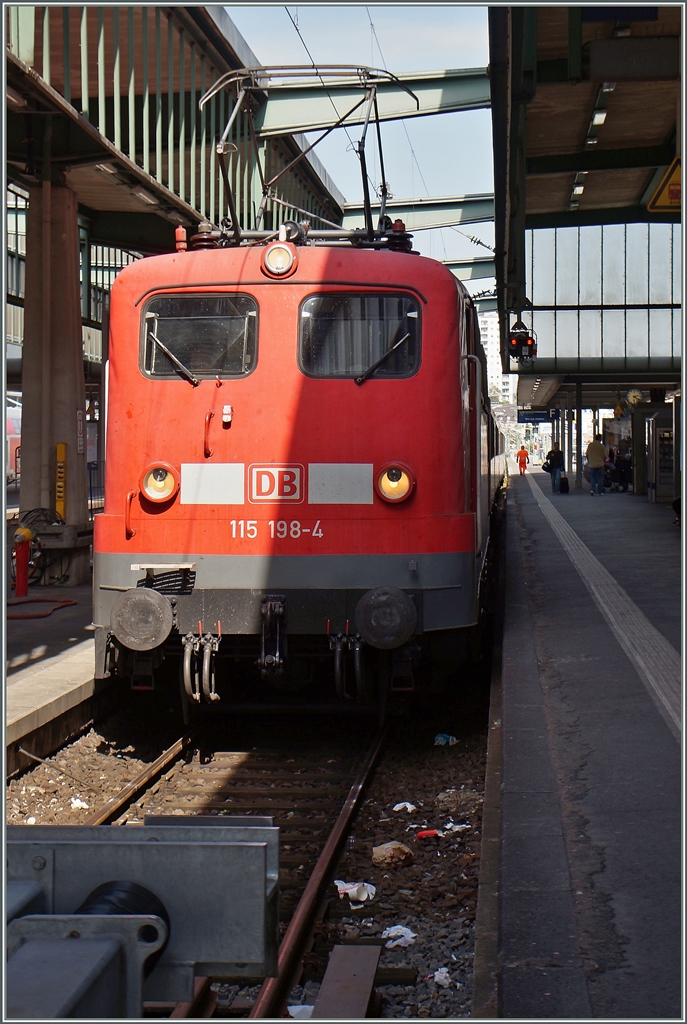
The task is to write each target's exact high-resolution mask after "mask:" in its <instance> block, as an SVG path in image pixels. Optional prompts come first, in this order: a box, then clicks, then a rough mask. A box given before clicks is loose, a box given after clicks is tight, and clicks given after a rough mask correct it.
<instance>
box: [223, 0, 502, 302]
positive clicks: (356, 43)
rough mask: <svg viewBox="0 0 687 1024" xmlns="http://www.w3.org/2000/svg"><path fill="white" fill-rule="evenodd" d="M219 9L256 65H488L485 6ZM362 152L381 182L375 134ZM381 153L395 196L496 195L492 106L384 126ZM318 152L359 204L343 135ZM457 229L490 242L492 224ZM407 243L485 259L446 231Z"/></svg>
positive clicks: (476, 285) (484, 284)
mask: <svg viewBox="0 0 687 1024" xmlns="http://www.w3.org/2000/svg"><path fill="white" fill-rule="evenodd" d="M225 10H226V11H227V13H228V15H229V17H230V18H231V19H232V21H233V22H234V24H235V25H236V27H237V28H238V30H239V32H240V33H241V35H242V36H243V38H244V39H245V40H246V42H247V43H248V45H249V46H250V48H251V50H252V51H253V53H254V54H255V56H256V57H257V58H258V60H259V61H260V63H261V64H309V63H310V58H309V56H308V52H307V51H309V53H310V54H311V55H312V58H313V60H314V61H315V62H316V63H317V62H320V63H336V64H362V65H367V66H371V67H376V68H385V69H386V70H388V71H390V72H392V73H394V74H401V73H404V72H415V71H440V70H444V69H450V68H485V67H486V66H487V64H488V62H489V45H488V33H487V8H486V7H477V6H469V5H466V4H462V5H443V6H434V5H415V4H409V5H403V4H387V5H375V4H370V5H367V6H365V5H362V4H346V5H344V4H327V5H326V6H324V5H322V6H320V5H318V4H306V5H305V6H301V7H294V6H289V7H285V6H280V5H272V4H260V5H259V6H257V5H249V4H238V5H232V6H228V7H225ZM289 15H290V16H289ZM292 19H293V20H292ZM294 22H295V25H294ZM296 26H297V28H296ZM299 33H300V34H299ZM306 47H307V51H306ZM360 133H361V128H360V127H358V128H352V129H349V135H350V137H351V139H352V140H353V141H354V142H356V141H357V140H358V138H359V137H360ZM371 136H372V137H371ZM367 146H368V148H367V160H368V170H369V173H370V177H371V178H372V180H373V181H374V182H376V183H378V181H379V164H378V159H377V155H376V146H375V145H374V133H372V132H369V133H368V143H367ZM382 147H383V155H384V165H385V171H386V178H387V181H388V183H389V188H390V191H391V192H392V194H393V195H395V196H396V197H397V198H398V199H409V198H416V197H420V198H421V197H424V196H455V195H469V194H474V193H483V192H493V161H492V142H491V113H490V111H489V110H473V111H465V112H461V113H454V114H440V115H436V116H433V117H421V118H414V119H412V120H409V121H406V122H400V121H394V122H387V123H383V124H382ZM315 152H316V154H317V156H318V157H319V159H320V161H321V162H322V164H323V165H324V167H325V168H326V170H327V172H328V173H329V175H330V177H331V178H332V180H333V181H334V183H335V184H336V185H337V187H338V188H339V189H340V191H341V192H342V193H343V195H344V196H345V198H346V199H347V200H348V201H350V202H360V201H362V183H361V176H360V165H359V162H358V157H357V155H356V154H355V153H354V152H352V150H351V143H350V141H349V138H348V137H347V136H346V133H345V132H344V131H343V130H341V129H337V130H336V131H335V132H332V134H331V135H330V136H329V137H328V138H327V139H325V140H324V141H323V142H322V143H321V145H319V146H318V147H317V148H316V150H315ZM461 230H462V231H464V232H466V233H467V234H472V235H475V236H477V237H479V238H480V239H481V240H482V241H484V242H485V243H487V244H488V245H493V241H494V230H493V224H489V223H483V224H469V225H463V227H462V228H461ZM413 244H414V246H415V248H416V249H418V250H419V251H420V252H422V253H423V255H426V256H432V257H434V259H457V258H466V257H475V256H486V255H488V253H487V251H486V250H485V249H484V248H482V247H478V246H475V245H474V244H473V243H472V242H470V241H468V240H467V239H466V238H465V237H464V235H463V234H460V233H459V232H458V231H456V230H453V229H450V228H444V229H443V230H441V231H422V232H418V233H416V234H415V236H414V239H413ZM492 283H493V282H491V281H489V280H482V281H480V280H478V281H475V282H469V283H468V288H469V290H470V291H472V292H475V291H479V290H484V289H485V288H488V287H489V286H490V285H491V284H492Z"/></svg>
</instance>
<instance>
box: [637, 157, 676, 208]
mask: <svg viewBox="0 0 687 1024" xmlns="http://www.w3.org/2000/svg"><path fill="white" fill-rule="evenodd" d="M646 208H647V210H648V211H649V213H672V212H673V211H678V212H679V211H680V210H681V209H682V169H681V167H680V157H679V156H676V157H675V159H674V160H673V162H672V164H671V165H670V167H669V168H668V170H667V171H666V173H665V174H664V175H663V177H662V178H661V183H660V185H659V186H658V188H657V189H656V191H655V192H654V194H653V196H652V197H651V199H650V200H649V202H648V203H647V207H646Z"/></svg>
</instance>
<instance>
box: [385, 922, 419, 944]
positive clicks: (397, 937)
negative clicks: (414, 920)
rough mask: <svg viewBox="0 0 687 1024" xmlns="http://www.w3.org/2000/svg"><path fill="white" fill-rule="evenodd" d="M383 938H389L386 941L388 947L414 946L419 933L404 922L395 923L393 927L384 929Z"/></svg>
mask: <svg viewBox="0 0 687 1024" xmlns="http://www.w3.org/2000/svg"><path fill="white" fill-rule="evenodd" d="M382 938H383V939H387V940H388V941H387V942H386V943H385V946H386V948H387V949H394V948H395V947H396V946H412V944H413V943H414V942H415V939H416V938H417V935H416V933H415V932H411V930H410V928H406V926H405V925H404V924H394V925H392V926H391V928H385V929H384V931H383V932H382Z"/></svg>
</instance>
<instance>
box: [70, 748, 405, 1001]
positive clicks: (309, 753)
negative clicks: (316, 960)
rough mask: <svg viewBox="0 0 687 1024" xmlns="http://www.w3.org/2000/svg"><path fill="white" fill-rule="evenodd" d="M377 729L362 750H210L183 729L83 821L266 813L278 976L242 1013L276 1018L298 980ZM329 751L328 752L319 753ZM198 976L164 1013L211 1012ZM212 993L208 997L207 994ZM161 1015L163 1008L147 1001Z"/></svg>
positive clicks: (370, 766) (369, 766)
mask: <svg viewBox="0 0 687 1024" xmlns="http://www.w3.org/2000/svg"><path fill="white" fill-rule="evenodd" d="M384 738H385V730H381V731H380V732H379V733H378V734H377V735H376V736H375V738H374V740H373V742H372V744H371V746H370V747H369V749H368V750H367V752H366V753H365V754H364V755H363V756H362V757H361V755H360V751H354V752H352V751H350V750H345V749H344V750H340V751H339V752H338V753H336V754H334V756H332V754H333V751H332V747H331V745H330V744H327V745H326V746H324V745H320V747H319V749H318V748H317V747H316V748H310V749H306V750H301V751H294V749H293V748H288V749H287V750H283V749H279V748H278V747H270V748H267V749H251V750H243V751H222V750H212V749H211V747H212V744H211V743H210V745H208V742H209V741H208V738H206V737H204V736H203V735H202V734H201V733H199V732H198V731H189V732H187V733H185V734H184V735H183V736H182V737H180V738H179V739H178V740H177V741H176V742H175V743H173V744H172V745H171V746H170V747H169V748H168V749H167V750H165V751H164V752H163V753H162V754H161V755H160V756H159V757H158V758H157V759H156V760H155V761H154V762H153V763H151V764H150V765H148V766H147V767H146V768H145V770H144V771H143V772H141V773H140V775H138V776H137V777H136V778H135V779H133V780H132V781H131V782H129V783H127V784H126V785H125V786H124V787H122V789H121V790H120V791H119V792H118V793H116V794H115V795H114V796H112V797H111V798H110V799H109V800H108V801H107V802H106V803H105V804H103V805H102V806H101V807H100V808H99V809H98V810H97V811H95V812H94V813H93V814H92V815H91V816H90V817H89V818H88V819H87V820H86V822H85V824H87V825H102V824H112V825H124V824H128V825H135V824H137V823H140V822H142V820H143V818H144V817H145V816H146V815H179V816H180V817H181V816H182V815H198V814H203V815H206V814H214V815H222V814H232V815H234V814H251V815H268V816H270V817H272V818H273V820H274V824H275V825H277V826H278V827H279V829H280V877H279V885H280V925H281V929H282V938H281V944H280V947H279V960H278V974H277V977H275V978H269V979H266V980H265V981H264V984H263V986H262V989H261V990H260V992H259V995H258V997H257V1000H256V1001H255V1004H254V1005H253V1007H252V1009H251V1010H250V1016H251V1017H260V1018H265V1017H275V1016H276V1017H278V1016H280V1015H281V1012H282V1010H283V1007H284V1005H285V1001H286V999H287V997H288V995H289V992H290V991H291V988H292V987H293V985H294V984H295V983H296V982H297V980H298V977H299V969H300V967H301V957H302V955H303V953H304V951H305V949H306V946H307V943H308V939H309V937H310V934H311V930H312V927H313V924H314V921H315V918H316V914H317V911H318V907H319V906H320V903H321V901H322V899H323V896H324V891H325V889H326V887H327V885H328V883H329V882H330V881H331V876H332V872H333V870H334V868H335V866H336V863H337V860H338V857H339V854H340V852H341V849H342V845H343V843H344V841H345V839H346V835H347V832H348V830H349V828H350V826H351V822H352V820H353V817H354V815H355V813H356V811H357V809H358V807H359V805H360V801H361V799H362V795H363V791H364V789H365V786H366V784H367V782H368V780H369V778H370V776H371V774H372V772H373V770H374V767H375V765H376V763H377V760H378V758H379V755H380V753H381V750H382V747H383V744H384ZM327 755H330V756H327ZM209 984H210V981H209V979H197V985H196V992H195V995H194V999H193V1001H191V1002H189V1003H180V1004H176V1005H175V1006H174V1007H173V1008H172V1010H171V1014H170V1015H171V1016H173V1017H198V1016H212V1013H213V1011H214V1003H215V1002H216V996H214V993H213V992H211V991H210V988H209ZM213 996H214V999H213ZM148 1010H149V1012H150V1014H151V1015H154V1016H160V1013H161V1011H163V1010H164V1007H162V1006H150V1007H149V1008H148Z"/></svg>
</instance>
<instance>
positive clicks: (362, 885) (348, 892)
mask: <svg viewBox="0 0 687 1024" xmlns="http://www.w3.org/2000/svg"><path fill="white" fill-rule="evenodd" d="M334 885H335V886H336V888H337V889H338V890H339V899H341V900H342V899H343V898H344V896H348V898H349V900H355V902H356V903H364V902H365V900H368V899H369V900H371V899H373V898H374V894H375V893H376V892H377V889H376V887H375V886H374V885H371V884H370V883H369V882H342V881H341V879H336V880H335V881H334Z"/></svg>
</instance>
